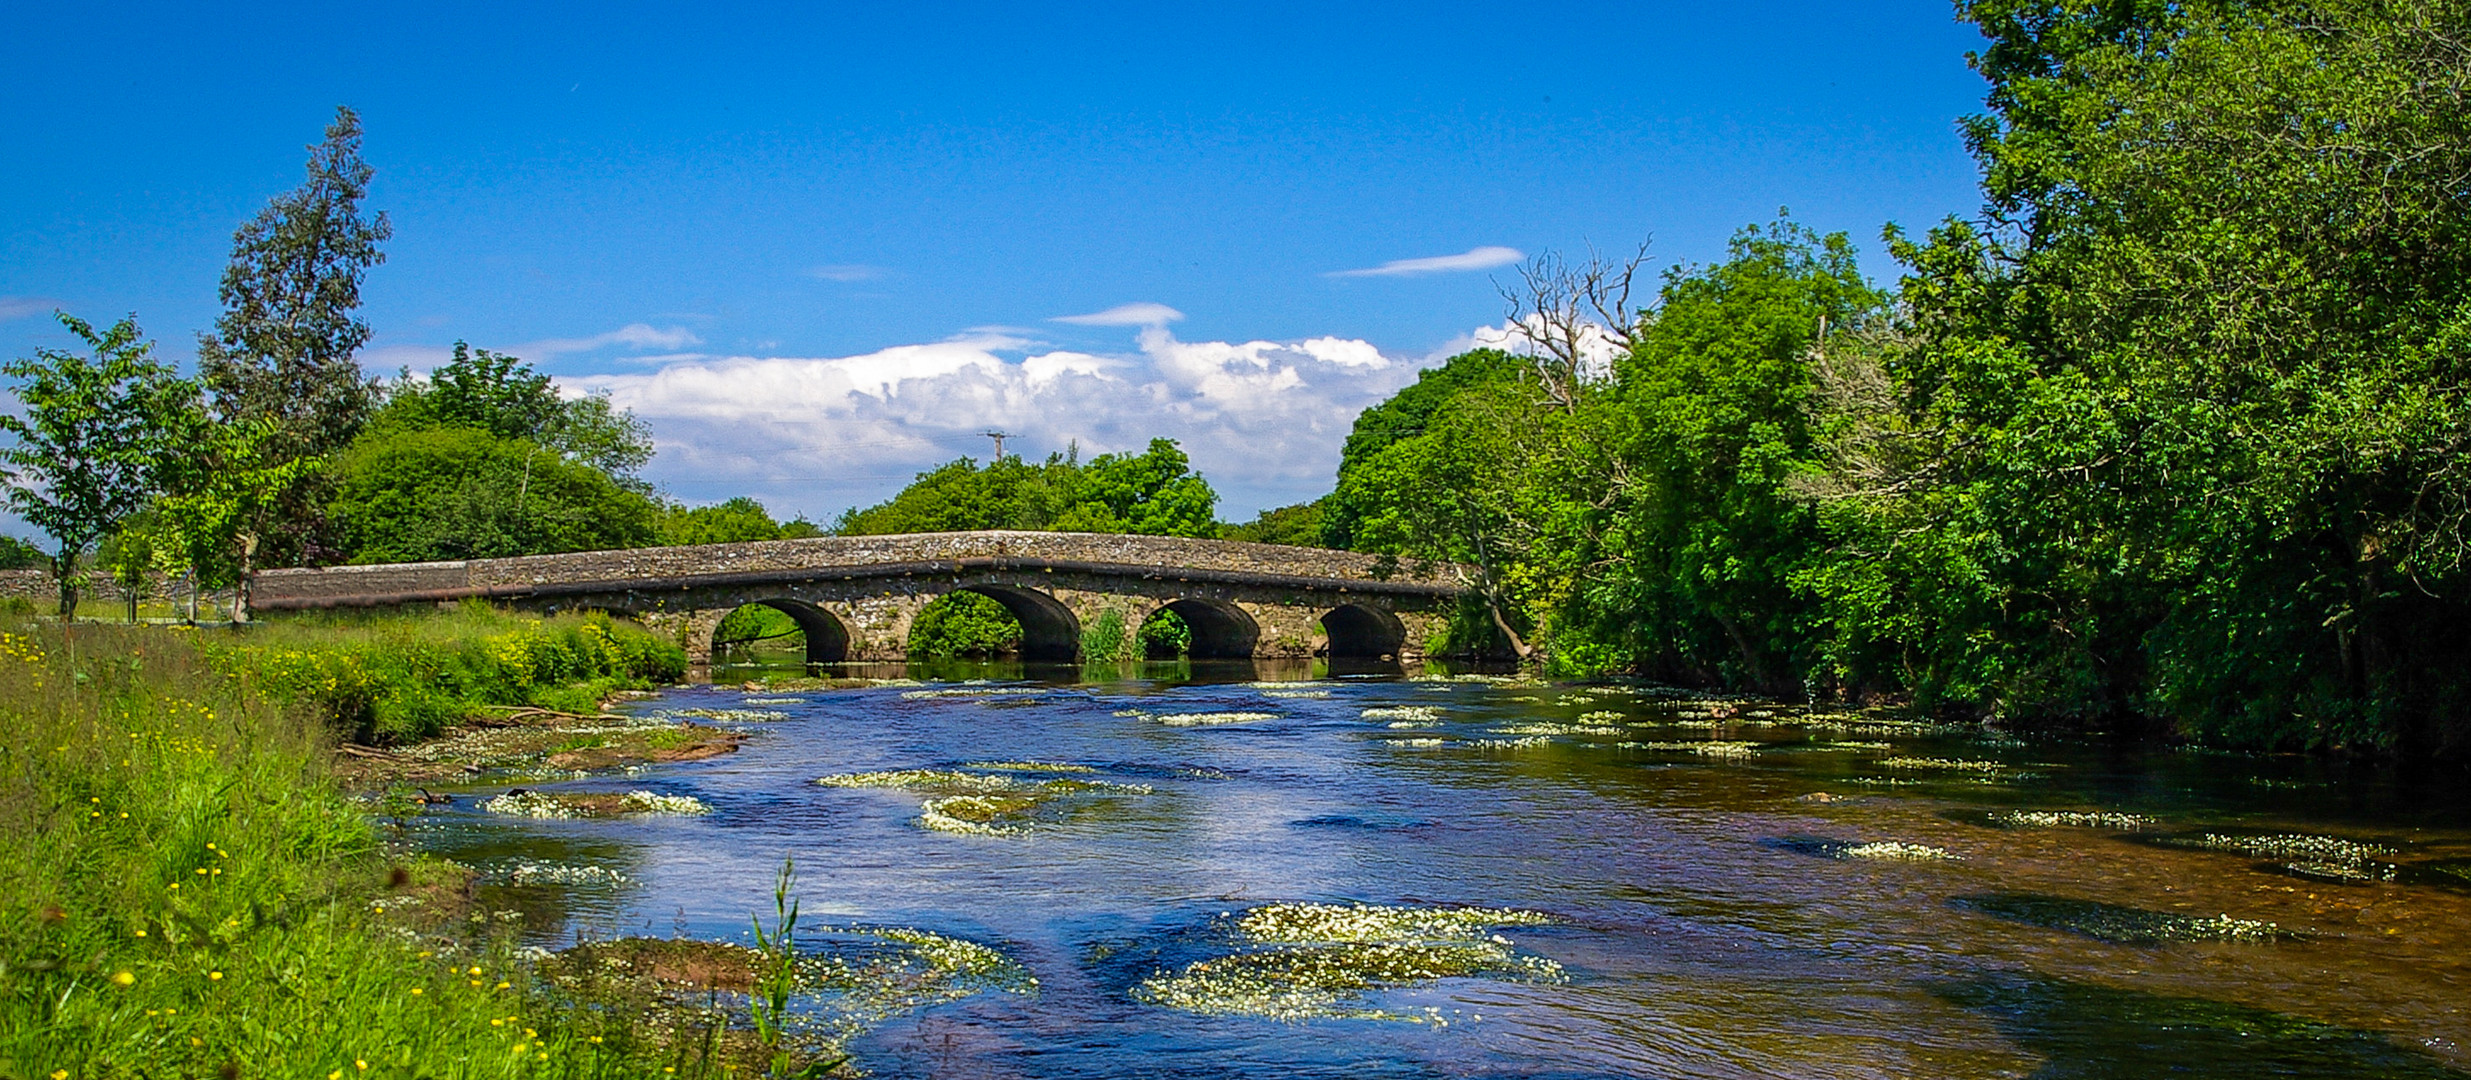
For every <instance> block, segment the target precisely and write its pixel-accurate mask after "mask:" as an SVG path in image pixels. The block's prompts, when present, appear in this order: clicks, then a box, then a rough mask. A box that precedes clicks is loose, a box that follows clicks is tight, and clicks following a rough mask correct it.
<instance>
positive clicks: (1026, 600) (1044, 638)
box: [953, 585, 1081, 662]
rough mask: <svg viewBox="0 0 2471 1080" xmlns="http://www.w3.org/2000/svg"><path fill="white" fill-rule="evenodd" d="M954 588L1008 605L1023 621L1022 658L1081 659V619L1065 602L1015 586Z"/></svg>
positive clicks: (967, 586)
mask: <svg viewBox="0 0 2471 1080" xmlns="http://www.w3.org/2000/svg"><path fill="white" fill-rule="evenodd" d="M953 591H954V592H970V593H977V594H978V595H980V596H983V597H986V598H987V599H989V600H993V601H995V602H996V603H999V604H1002V605H1004V610H1005V611H1009V612H1011V613H1012V618H1013V621H1014V622H1017V623H1020V624H1021V659H1023V660H1053V661H1064V662H1069V661H1073V660H1078V659H1080V658H1081V620H1080V619H1078V618H1075V617H1074V616H1073V613H1072V609H1071V608H1068V607H1065V606H1064V602H1063V601H1061V600H1058V599H1056V598H1054V597H1052V596H1049V595H1047V594H1046V593H1043V592H1039V591H1038V590H1036V589H1024V588H1020V587H1018V586H1014V585H964V586H962V587H961V588H958V589H955V590H953Z"/></svg>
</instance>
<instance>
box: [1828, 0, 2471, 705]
mask: <svg viewBox="0 0 2471 1080" xmlns="http://www.w3.org/2000/svg"><path fill="white" fill-rule="evenodd" d="M1961 10H1962V11H1963V12H1964V14H1965V15H1966V17H1968V18H1970V19H1972V20H1973V21H1974V22H1976V23H1977V24H1978V25H1980V26H1981V28H1982V30H1983V32H1984V34H1985V35H1986V37H1987V38H1988V41H1989V44H1988V45H1987V47H1986V48H1985V49H1984V50H1983V51H1982V52H1981V53H1979V54H1978V55H1977V56H1976V57H1975V66H1976V68H1977V69H1978V70H1979V71H1981V73H1982V74H1983V75H1984V76H1985V77H1986V78H1987V79H1988V80H1989V81H1990V84H1991V90H1990V95H1989V98H1988V103H1989V106H1990V111H1989V112H1988V113H1986V114H1985V115H1983V116H1980V117H1977V118H1974V119H1973V120H1972V121H1970V122H1969V124H1968V126H1967V138H1968V141H1969V142H1970V143H1971V144H1972V146H1973V148H1974V151H1975V153H1976V155H1977V157H1978V158H1979V159H1980V161H1981V164H1982V171H1983V187H1984V192H1985V195H1986V200H1987V203H1986V206H1985V209H1984V213H1983V215H1982V219H1981V220H1980V221H1978V222H1950V223H1948V224H1946V225H1944V226H1942V227H1941V228H1939V229H1937V230H1934V231H1933V232H1932V233H1931V234H1930V235H1929V236H1928V237H1927V238H1926V239H1923V240H1921V241H1915V242H1907V241H1904V240H1902V238H1899V243H1898V245H1897V249H1896V250H1897V252H1898V255H1899V257H1900V258H1902V259H1904V260H1905V261H1906V263H1907V264H1908V265H1909V266H1910V267H1911V274H1910V276H1909V277H1908V279H1907V280H1906V282H1905V285H1904V290H1903V300H1904V303H1905V305H1906V307H1907V310H1908V311H1909V312H1910V323H1909V326H1908V327H1907V328H1906V330H1905V333H1904V334H1903V335H1902V338H1901V340H1900V341H1898V342H1897V343H1896V345H1895V347H1893V348H1890V349H1886V350H1883V351H1882V352H1881V354H1880V355H1879V356H1878V357H1877V359H1876V363H1875V365H1874V366H1875V368H1876V370H1877V371H1878V372H1879V373H1881V375H1882V377H1883V379H1884V385H1885V387H1886V390H1885V392H1884V393H1874V394H1868V395H1865V394H1862V393H1858V392H1849V393H1846V394H1842V395H1838V396H1839V397H1842V398H1843V399H1845V400H1848V401H1861V400H1863V399H1865V398H1867V399H1868V402H1869V403H1868V405H1866V406H1864V407H1859V408H1854V409H1851V410H1848V412H1847V413H1846V414H1845V415H1844V417H1842V418H1841V425H1842V426H1843V427H1844V428H1845V431H1844V433H1843V435H1842V437H1841V438H1839V439H1838V440H1837V443H1838V446H1839V449H1840V450H1841V453H1840V454H1839V455H1838V457H1839V461H1838V463H1837V469H1836V473H1837V474H1838V477H1839V480H1840V482H1839V483H1838V484H1836V485H1835V491H1836V494H1837V496H1838V497H1837V498H1835V499H1834V500H1833V501H1832V502H1831V503H1830V504H1829V507H1828V516H1829V520H1830V524H1831V529H1832V531H1833V532H1835V534H1836V535H1837V536H1838V537H1840V546H1841V547H1842V549H1843V550H1844V551H1845V553H1846V558H1845V559H1844V560H1842V561H1840V562H1838V563H1835V564H1832V565H1831V566H1829V567H1826V568H1824V569H1823V570H1822V571H1821V572H1816V573H1814V574H1813V575H1812V576H1811V581H1812V584H1813V586H1814V587H1815V588H1816V589H1818V590H1819V591H1820V592H1821V593H1822V594H1823V595H1824V596H1826V597H1827V598H1828V601H1829V603H1830V605H1831V618H1830V620H1829V621H1830V623H1831V624H1832V625H1833V626H1834V627H1836V628H1837V631H1838V633H1837V636H1836V639H1835V640H1834V641H1832V642H1831V644H1830V654H1831V658H1832V662H1833V663H1834V664H1836V665H1837V666H1838V667H1839V668H1841V669H1843V670H1845V671H1847V672H1849V673H1850V674H1851V677H1854V678H1862V679H1868V680H1871V681H1875V682H1880V683H1889V682H1903V683H1905V684H1907V685H1910V686H1912V687H1913V688H1914V689H1915V690H1916V691H1917V692H1919V693H1920V694H1922V695H1923V697H1924V699H1925V700H1931V701H1938V702H1943V703H1946V704H1948V705H1951V706H1959V707H1969V708H1973V709H1978V710H1982V711H1985V712H1988V711H1997V712H1999V713H2001V714H2003V715H2008V716H2012V717H2016V718H2018V719H2024V720H2032V719H2042V720H2050V721H2067V722H2076V723H2098V724H2109V725H2137V724H2141V723H2148V722H2156V723H2161V724H2168V725H2173V726H2177V727H2180V728H2181V729H2183V730H2192V731H2195V732H2198V733H2204V734H2213V735H2217V736H2223V737H2229V738H2234V739H2238V740H2241V741H2246V742H2251V743H2263V744H2285V745H2343V744H2363V743H2365V744H2384V745H2397V744H2409V745H2420V746H2431V747H2444V746H2453V747H2460V746H2462V745H2464V744H2465V743H2466V741H2471V725H2466V724H2464V723H2463V722H2462V720H2461V718H2462V717H2464V716H2466V715H2471V675H2466V674H2465V673H2466V672H2471V637H2467V636H2466V635H2463V634H2461V633H2458V632H2455V629H2454V628H2457V627H2460V626H2463V625H2471V572H2467V571H2471V566H2466V556H2471V538H2467V532H2466V524H2471V475H2466V470H2465V469H2464V467H2463V462H2464V461H2465V460H2471V458H2466V455H2465V450H2466V446H2467V444H2466V442H2465V436H2464V432H2466V431H2471V361H2467V360H2466V358H2467V357H2471V348H2467V347H2466V343H2467V342H2471V244H2467V243H2466V242H2465V241H2466V239H2471V188H2466V187H2465V186H2464V184H2463V183H2462V180H2461V178H2462V177H2463V176H2465V175H2471V101H2466V95H2467V93H2471V91H2467V90H2466V88H2467V87H2471V54H2466V52H2465V50H2464V49H2463V48H2462V46H2461V44H2460V35H2459V33H2458V28H2459V27H2461V26H2463V25H2465V19H2466V17H2467V15H2471V13H2467V12H2466V10H2465V8H2464V7H2463V5H2462V4H2460V3H2459V2H2426V0H2403V2H2396V3H2347V2H2345V3H2332V4H2316V5H2304V6H2303V5H2297V4H2271V3H2230V2H2221V0H2208V2H2199V3H2189V4H2168V5H2164V4H2100V5H2082V4H2065V3H2034V2H2027V0H1982V2H1976V3H1969V4H1966V5H1964V6H1963V7H1962V9H1961ZM1857 381H1858V380H1857Z"/></svg>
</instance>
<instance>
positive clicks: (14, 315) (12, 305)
mask: <svg viewBox="0 0 2471 1080" xmlns="http://www.w3.org/2000/svg"><path fill="white" fill-rule="evenodd" d="M59 306H60V305H59V304H58V303H57V302H55V301H51V300H45V299H43V298H42V297H39V296H0V322H7V321H9V320H10V319H22V318H25V317H26V316H28V315H40V314H43V313H44V312H47V311H50V310H51V309H53V308H56V307H59Z"/></svg>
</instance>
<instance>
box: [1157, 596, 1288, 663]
mask: <svg viewBox="0 0 2471 1080" xmlns="http://www.w3.org/2000/svg"><path fill="white" fill-rule="evenodd" d="M1161 611H1172V612H1174V613H1175V615H1176V617H1177V618H1180V619H1182V620H1184V625H1185V626H1186V627H1189V628H1190V629H1191V630H1192V633H1193V640H1192V644H1191V645H1190V646H1188V647H1187V648H1186V655H1188V656H1191V657H1192V658H1193V659H1195V660H1241V659H1246V658H1249V657H1251V656H1252V655H1253V647H1254V645H1255V644H1256V643H1258V642H1259V641H1260V640H1261V624H1260V623H1258V622H1255V621H1254V620H1253V617H1252V615H1251V614H1250V613H1248V612H1246V611H1245V610H1244V609H1243V608H1240V607H1237V606H1236V605H1234V604H1231V603H1228V602H1227V601H1224V600H1206V599H1202V598H1199V597H1190V596H1188V597H1183V598H1180V599H1176V600H1169V601H1167V602H1166V603H1164V604H1161V605H1159V606H1158V607H1157V608H1155V609H1152V610H1151V612H1150V614H1149V615H1147V616H1145V617H1144V618H1143V619H1142V622H1143V623H1145V624H1146V623H1147V622H1148V621H1149V620H1150V619H1155V618H1157V617H1158V613H1159V612H1161Z"/></svg>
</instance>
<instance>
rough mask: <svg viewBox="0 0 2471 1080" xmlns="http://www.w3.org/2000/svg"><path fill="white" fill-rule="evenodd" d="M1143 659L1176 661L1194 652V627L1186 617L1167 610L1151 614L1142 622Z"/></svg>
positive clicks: (1159, 610) (1161, 609) (1163, 609)
mask: <svg viewBox="0 0 2471 1080" xmlns="http://www.w3.org/2000/svg"><path fill="white" fill-rule="evenodd" d="M1140 645H1141V658H1142V659H1144V660H1176V659H1181V658H1182V657H1185V656H1189V655H1191V654H1192V651H1193V627H1192V624H1191V623H1188V622H1185V621H1184V616H1182V615H1178V614H1176V613H1175V612H1174V611H1172V610H1169V609H1167V608H1160V609H1158V610H1156V611H1153V612H1151V613H1150V617H1149V618H1146V619H1143V620H1141V635H1140Z"/></svg>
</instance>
